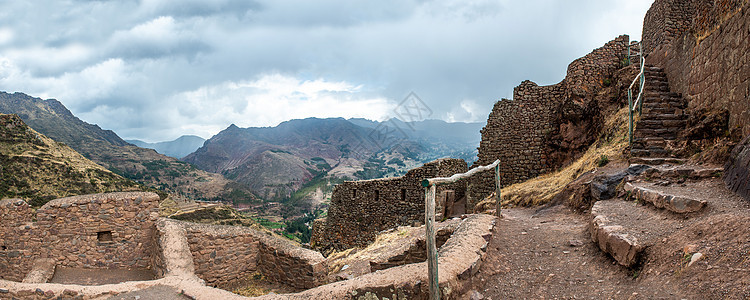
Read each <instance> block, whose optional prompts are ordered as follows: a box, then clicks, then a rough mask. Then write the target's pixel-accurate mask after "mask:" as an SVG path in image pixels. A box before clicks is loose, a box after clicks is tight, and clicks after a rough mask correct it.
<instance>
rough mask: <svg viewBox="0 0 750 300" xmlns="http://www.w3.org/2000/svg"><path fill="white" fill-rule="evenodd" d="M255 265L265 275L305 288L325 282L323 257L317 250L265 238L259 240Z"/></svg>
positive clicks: (277, 280)
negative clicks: (257, 264) (258, 255)
mask: <svg viewBox="0 0 750 300" xmlns="http://www.w3.org/2000/svg"><path fill="white" fill-rule="evenodd" d="M259 248H260V258H259V262H258V263H259V265H260V266H259V267H260V270H261V273H263V275H264V276H266V278H269V279H271V280H273V281H276V282H282V283H285V284H287V285H290V286H292V287H295V288H298V289H300V290H302V289H309V288H313V287H316V286H319V285H321V284H324V283H325V282H326V273H327V271H328V268H327V267H326V262H325V258H324V257H323V255H321V254H320V253H318V252H315V251H312V250H308V249H304V248H302V247H299V246H296V245H293V244H292V243H291V242H289V241H287V240H281V239H276V238H272V237H268V238H266V239H264V240H263V241H262V242H261V243H260V247H259Z"/></svg>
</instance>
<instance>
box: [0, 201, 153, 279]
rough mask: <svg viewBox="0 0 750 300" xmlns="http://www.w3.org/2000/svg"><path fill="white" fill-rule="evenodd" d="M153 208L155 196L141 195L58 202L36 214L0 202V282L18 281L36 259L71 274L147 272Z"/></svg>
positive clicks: (20, 203)
mask: <svg viewBox="0 0 750 300" xmlns="http://www.w3.org/2000/svg"><path fill="white" fill-rule="evenodd" d="M158 206H159V196H158V195H156V194H155V193H146V192H133V193H104V194H93V195H84V196H75V197H68V198H61V199H56V200H52V201H50V202H48V203H47V204H45V205H44V206H42V207H41V208H39V209H38V210H36V211H34V210H33V209H32V208H31V207H30V206H29V205H28V204H27V203H26V202H25V201H22V200H3V201H1V202H0V278H2V279H8V280H14V281H18V280H21V279H23V277H24V276H25V275H26V274H27V273H28V272H29V271H30V270H31V265H32V264H33V261H34V260H36V259H39V258H52V259H55V264H56V265H60V266H66V267H75V268H150V267H151V262H152V255H153V254H154V251H155V249H154V247H153V239H154V236H155V221H156V217H157V214H158ZM5 274H7V275H5Z"/></svg>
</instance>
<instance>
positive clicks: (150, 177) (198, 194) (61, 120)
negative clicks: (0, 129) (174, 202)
mask: <svg viewBox="0 0 750 300" xmlns="http://www.w3.org/2000/svg"><path fill="white" fill-rule="evenodd" d="M0 113H6V114H17V115H18V116H19V117H20V118H21V119H23V121H24V122H26V124H28V125H29V126H30V127H31V128H33V129H34V130H36V131H39V132H40V133H43V134H44V135H47V136H48V137H50V138H52V139H54V140H56V141H59V142H63V143H65V144H67V145H69V146H70V147H71V148H73V149H75V150H76V151H78V152H79V153H81V154H82V155H83V156H85V157H86V158H88V159H90V160H92V161H94V162H96V163H98V164H100V165H102V166H103V167H105V168H107V169H109V170H111V171H113V172H115V173H117V174H119V175H122V176H123V177H126V178H129V179H132V180H135V181H137V182H140V183H143V184H145V185H147V186H151V187H155V188H158V189H161V190H164V191H168V192H170V193H172V194H174V195H177V196H182V197H187V198H191V199H199V200H222V199H227V198H230V199H231V198H238V199H240V200H242V201H247V202H253V201H258V200H257V198H256V197H255V196H254V195H253V194H252V193H250V192H249V191H248V190H247V189H245V188H243V187H241V186H239V185H236V184H233V183H232V182H231V181H230V180H227V179H226V178H224V177H223V176H222V175H219V174H214V173H209V172H205V171H202V170H198V169H196V168H195V167H193V166H192V165H190V164H188V163H185V162H182V161H179V160H177V159H175V158H172V157H169V156H166V155H162V154H159V153H157V152H156V151H154V150H152V149H144V148H140V147H137V146H135V145H132V144H129V143H127V142H125V141H124V140H122V139H121V138H120V137H119V136H117V134H115V133H114V132H112V131H110V130H103V129H101V128H100V127H99V126H97V125H92V124H89V123H86V122H84V121H82V120H81V119H79V118H77V117H76V116H74V115H73V114H72V113H71V112H70V111H69V110H68V109H67V108H65V106H63V105H62V103H60V102H59V101H57V100H54V99H49V100H42V99H40V98H34V97H31V96H28V95H26V94H23V93H13V94H9V93H5V92H0Z"/></svg>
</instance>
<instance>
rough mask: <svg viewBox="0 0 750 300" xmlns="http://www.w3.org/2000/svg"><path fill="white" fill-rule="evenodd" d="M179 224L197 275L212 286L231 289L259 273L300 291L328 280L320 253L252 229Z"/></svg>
mask: <svg viewBox="0 0 750 300" xmlns="http://www.w3.org/2000/svg"><path fill="white" fill-rule="evenodd" d="M172 222H177V221H172ZM179 224H180V225H181V226H182V227H183V228H185V232H186V238H187V243H188V245H189V247H190V252H191V253H192V256H193V263H194V265H195V274H196V275H197V276H198V277H199V278H201V279H203V280H205V281H206V283H207V284H208V285H210V286H214V287H219V288H222V289H229V290H231V289H232V288H235V287H237V286H238V285H240V284H243V283H245V282H247V281H248V280H250V277H251V276H252V275H253V274H254V273H256V272H260V273H261V274H263V276H265V277H266V278H267V279H269V280H271V281H275V282H280V283H283V284H286V285H288V286H291V287H294V288H297V289H300V290H302V289H308V288H313V287H316V286H318V285H321V284H324V283H325V278H326V265H325V262H324V260H325V259H324V258H323V256H322V255H321V254H320V253H318V252H315V251H312V250H308V249H304V248H302V247H300V246H297V245H295V244H293V243H292V242H290V241H288V240H284V239H281V238H276V237H273V236H270V235H268V234H267V233H264V232H260V231H257V230H255V229H252V228H247V227H235V226H225V225H206V224H195V223H188V222H179Z"/></svg>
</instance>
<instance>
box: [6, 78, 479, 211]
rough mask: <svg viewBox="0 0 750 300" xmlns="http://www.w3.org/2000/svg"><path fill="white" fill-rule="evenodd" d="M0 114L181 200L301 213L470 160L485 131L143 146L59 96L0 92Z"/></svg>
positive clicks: (318, 127) (336, 129)
mask: <svg viewBox="0 0 750 300" xmlns="http://www.w3.org/2000/svg"><path fill="white" fill-rule="evenodd" d="M0 113H4V114H16V115H18V116H19V117H20V118H21V119H22V120H23V122H25V123H26V124H28V126H29V127H31V128H33V129H34V130H36V131H38V132H39V133H41V134H43V135H46V136H48V137H50V138H51V139H54V140H55V141H57V142H59V143H60V145H67V146H70V148H72V149H74V150H75V151H77V152H79V153H80V154H82V155H83V156H84V157H85V158H87V159H90V160H91V161H93V162H94V163H97V164H99V165H101V166H103V167H104V168H106V169H107V170H110V171H112V172H113V173H115V174H118V175H121V176H123V177H125V178H127V179H131V180H134V181H136V182H139V183H142V184H144V185H146V186H149V187H153V188H157V189H160V190H163V191H166V192H169V193H171V194H173V195H175V196H177V197H185V198H189V199H195V200H223V201H228V202H233V203H259V202H261V201H281V202H284V203H285V204H286V205H287V206H295V205H302V206H305V208H306V209H309V208H313V207H314V206H316V205H317V204H320V203H321V202H322V201H324V200H325V198H326V197H327V195H329V194H330V192H331V190H332V188H333V185H334V184H336V183H338V182H341V181H342V180H356V179H371V178H380V177H389V176H398V175H402V174H404V173H405V172H406V171H407V170H409V169H412V168H414V167H418V166H420V165H421V164H423V163H425V162H428V161H431V160H434V159H436V158H440V157H455V158H463V159H465V160H467V162H468V163H471V162H473V161H474V160H475V159H476V151H477V150H476V146H477V145H478V144H479V140H480V134H479V131H480V129H481V128H482V125H483V124H481V123H446V122H444V121H438V120H424V121H418V122H402V121H400V120H398V119H390V120H386V121H382V122H378V121H370V120H366V119H348V120H347V119H343V118H329V119H318V118H308V119H301V120H290V121H286V122H282V123H281V124H279V125H278V126H274V127H251V128H239V127H237V126H236V125H231V126H229V127H227V128H226V129H224V130H223V131H221V132H219V133H218V134H216V135H215V136H213V137H212V138H210V139H208V140H205V141H203V139H201V138H200V137H195V136H183V137H181V138H179V139H177V140H175V141H170V142H160V143H144V142H141V141H138V140H130V141H125V140H123V139H121V138H120V137H119V136H118V135H117V134H116V133H115V132H113V131H110V130H104V129H102V128H100V127H99V126H97V125H93V124H89V123H86V122H84V121H82V120H80V119H79V118H77V117H76V116H74V115H73V114H72V113H71V112H70V111H69V110H68V109H67V108H65V106H64V105H63V104H62V103H60V102H59V101H57V100H55V99H48V100H42V99H40V98H35V97H32V96H29V95H26V94H23V93H13V94H9V93H5V92H0ZM139 146H142V147H139ZM147 147H148V148H153V149H157V150H156V151H155V150H153V149H146V148H147ZM194 148H197V149H195V151H194V152H193V153H190V154H186V153H188V152H189V151H191V149H194ZM165 154H166V155H165ZM167 155H170V156H167ZM178 157H183V158H182V160H179V159H177V158H178ZM290 200H294V201H290Z"/></svg>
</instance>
